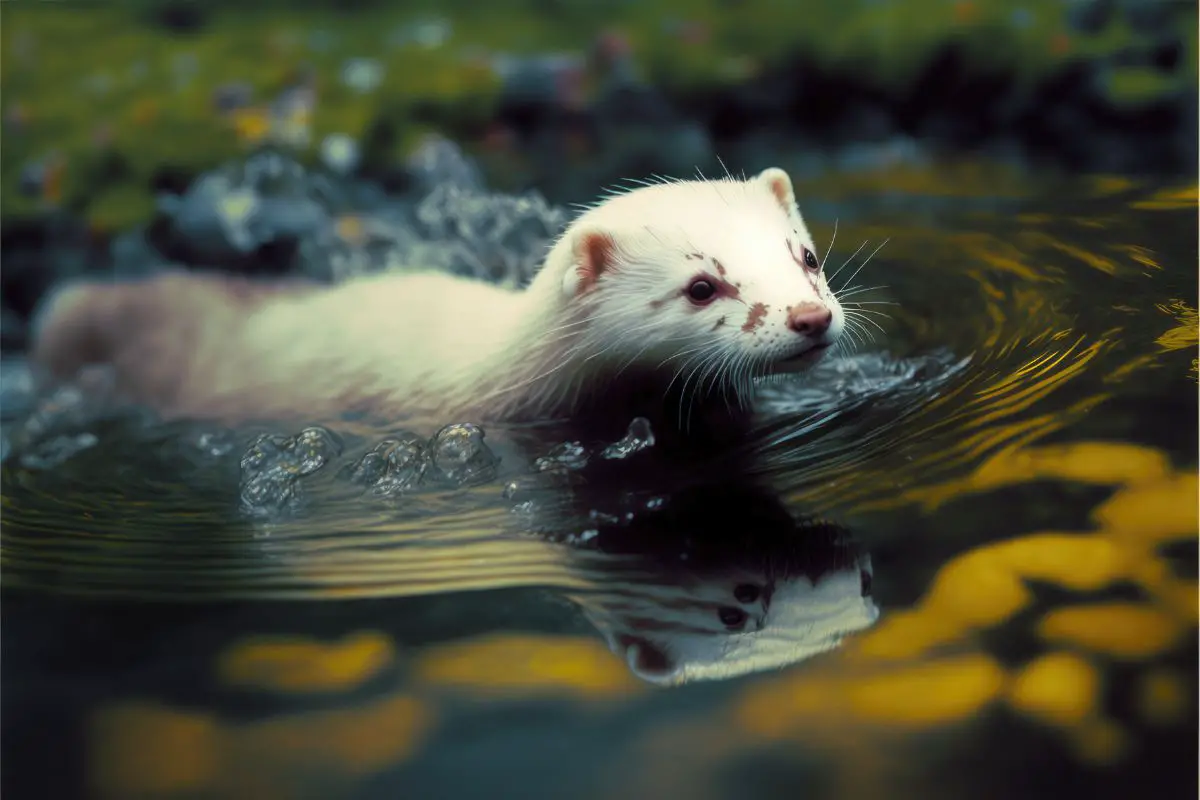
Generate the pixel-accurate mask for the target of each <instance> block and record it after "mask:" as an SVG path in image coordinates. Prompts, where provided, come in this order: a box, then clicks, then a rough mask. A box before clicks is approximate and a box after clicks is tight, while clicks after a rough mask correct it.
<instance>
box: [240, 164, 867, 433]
mask: <svg viewBox="0 0 1200 800" xmlns="http://www.w3.org/2000/svg"><path fill="white" fill-rule="evenodd" d="M781 188H782V191H783V198H782V201H781V199H780V197H779V195H778V194H777V192H778V191H779V190H780V189H781ZM773 189H774V191H773ZM792 197H793V195H792V190H791V183H790V181H789V180H788V179H787V176H786V174H785V173H783V172H782V171H781V170H777V169H771V170H766V171H764V172H763V173H762V174H760V175H759V176H756V177H754V178H751V179H749V180H747V181H739V180H734V179H723V180H714V181H701V180H696V181H671V182H663V183H656V184H648V185H643V186H640V187H639V188H636V189H633V190H631V191H628V192H624V193H620V194H616V195H614V196H611V197H609V198H606V199H605V200H603V201H601V202H600V203H598V204H597V205H595V206H593V207H592V208H590V209H589V210H587V211H586V212H585V213H584V214H583V215H582V216H581V217H579V218H578V219H577V220H576V221H575V222H574V224H572V225H571V226H570V228H569V229H568V230H567V231H566V233H565V234H564V235H563V236H562V237H561V238H560V240H559V241H558V242H556V244H555V246H554V247H553V249H552V250H551V252H550V254H549V256H548V257H547V259H546V262H545V264H544V266H543V268H542V270H541V272H540V273H539V274H538V275H537V276H536V277H535V279H534V280H533V282H532V284H531V285H530V286H529V288H528V289H526V290H525V291H520V292H518V291H510V290H505V289H501V288H498V287H494V286H491V285H487V284H483V283H480V282H477V281H472V280H467V279H461V278H455V277H451V276H446V275H440V274H389V275H384V276H376V277H367V278H362V279H358V280H354V281H351V282H348V283H346V284H343V285H341V286H339V287H336V288H334V289H332V290H329V291H325V292H320V293H314V294H309V295H304V296H300V297H296V298H290V299H285V300H280V301H278V302H273V303H271V304H269V305H267V306H266V307H264V308H262V309H261V310H260V311H258V312H257V313H255V314H254V315H253V317H252V318H251V319H250V320H249V321H248V323H247V327H246V336H247V338H248V339H249V340H250V341H251V342H252V343H253V346H254V348H255V349H260V350H265V351H266V352H270V353H272V354H273V357H272V358H271V360H270V362H269V365H266V366H265V367H264V370H263V372H262V374H261V375H260V377H261V378H263V379H264V380H267V379H269V378H270V377H271V376H272V375H276V376H278V377H279V378H280V379H283V378H285V377H286V376H287V375H293V374H295V373H297V372H307V374H308V375H310V376H312V380H314V381H325V382H331V381H334V382H335V381H338V380H341V379H343V378H346V379H349V378H353V379H355V380H357V381H360V382H362V381H363V380H364V378H365V379H366V380H365V383H363V388H364V390H372V391H376V392H380V393H382V394H384V395H386V396H387V397H389V398H391V400H392V401H394V402H395V403H396V404H397V405H398V406H401V407H403V406H405V405H406V404H407V405H408V406H409V410H411V411H419V410H421V409H422V407H423V406H424V405H429V404H432V403H436V404H437V405H438V406H439V407H438V408H437V409H436V410H439V411H444V412H454V411H467V410H472V409H480V410H483V411H486V412H490V413H491V414H493V415H494V416H499V417H504V416H519V415H522V414H535V413H554V412H569V411H570V406H571V404H572V402H573V400H574V399H576V398H577V397H578V396H579V394H580V393H581V392H586V391H589V387H588V386H587V385H586V384H587V379H588V378H590V377H595V376H602V375H604V374H605V373H614V374H615V373H618V372H620V371H621V370H623V369H626V368H628V367H630V366H634V365H638V366H641V367H645V368H650V369H656V370H660V371H663V372H664V374H669V375H672V376H675V375H678V379H679V380H681V381H686V380H688V379H690V378H691V377H697V378H698V379H699V378H701V377H703V378H705V379H708V380H710V382H712V383H716V382H717V378H718V375H717V374H716V373H717V372H718V370H722V371H723V372H724V374H723V375H721V376H720V377H721V380H723V381H724V382H726V383H730V382H732V383H733V384H735V388H736V390H737V391H739V392H742V391H745V389H746V387H747V386H748V385H749V381H750V379H751V378H752V377H756V376H759V375H762V374H765V373H766V372H767V371H769V370H770V369H771V367H772V365H773V364H774V363H775V362H777V361H778V360H780V359H784V358H788V357H791V356H795V355H797V354H799V353H802V352H803V351H805V350H807V349H808V348H810V347H811V346H812V344H813V342H812V341H810V340H809V339H808V337H805V336H803V335H800V334H797V333H795V332H794V331H792V330H790V329H789V328H788V327H787V309H788V308H789V307H790V306H792V305H795V304H798V303H806V302H807V303H816V304H819V305H821V306H824V307H826V308H828V309H830V310H831V311H832V312H833V322H832V324H831V326H830V329H829V331H828V332H827V333H826V335H825V341H826V342H832V341H836V339H837V338H838V337H839V336H840V335H841V332H842V329H843V325H844V322H843V315H842V311H841V307H840V305H839V304H838V302H837V300H836V299H835V298H834V297H833V294H832V292H831V291H830V290H829V287H828V284H827V282H826V280H825V276H824V274H823V273H822V274H821V275H820V276H819V278H815V279H816V281H817V287H816V288H814V285H813V283H812V280H814V277H810V275H808V274H806V270H805V268H804V267H802V266H800V265H798V264H797V263H796V261H795V260H794V257H793V253H792V252H790V251H789V248H788V240H789V239H790V240H791V241H792V243H793V245H794V248H795V252H796V253H797V254H799V253H801V252H802V251H800V249H799V248H800V247H805V248H808V249H809V250H811V251H813V252H814V253H815V252H816V248H815V246H814V244H813V241H812V237H811V235H810V234H809V232H808V229H807V227H806V226H805V224H804V221H803V219H802V218H801V216H800V213H799V211H798V210H796V208H795V206H794V204H793V203H792V202H790V201H791V200H792ZM590 233H597V234H605V235H607V236H609V237H611V238H612V240H613V242H614V243H615V245H616V252H615V254H614V255H615V262H614V263H610V264H605V265H603V268H602V269H601V270H600V273H599V276H598V278H597V279H596V280H595V282H594V285H592V286H587V285H586V281H585V279H584V278H583V277H581V274H582V273H581V269H583V267H582V266H581V264H580V255H579V252H578V246H579V243H580V241H581V239H582V238H583V237H585V236H587V235H588V234H590ZM686 254H699V255H701V256H703V257H704V260H697V259H695V258H692V259H689V258H685V255H686ZM711 259H716V261H718V262H719V263H720V264H721V265H722V266H723V268H724V269H725V270H726V273H727V274H726V276H725V277H726V278H727V279H728V281H729V282H731V283H732V284H735V285H736V286H737V287H738V293H739V296H738V297H737V298H736V299H735V298H727V297H723V298H719V299H717V300H715V301H714V302H713V303H711V304H710V305H708V306H706V307H696V306H694V305H693V304H691V303H690V302H689V301H688V300H687V298H686V297H685V296H684V295H683V289H684V287H685V286H686V284H687V282H688V281H689V280H690V279H691V278H692V277H693V275H695V274H696V273H697V272H698V271H700V270H701V269H703V270H704V271H707V272H709V273H713V272H714V268H713V262H712V261H711ZM757 304H761V305H757ZM756 307H757V308H758V309H759V311H758V315H759V316H760V317H761V319H760V320H759V322H758V324H757V325H756V326H755V327H754V328H753V330H751V331H746V330H744V328H745V327H746V326H747V322H748V320H749V315H750V313H751V309H754V308H756ZM722 319H724V324H720V325H718V321H719V320H722ZM689 351H690V352H689ZM429 410H435V409H433V408H430V409H429Z"/></svg>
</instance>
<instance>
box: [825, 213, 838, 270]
mask: <svg viewBox="0 0 1200 800" xmlns="http://www.w3.org/2000/svg"><path fill="white" fill-rule="evenodd" d="M837 229H838V221H837V219H834V221H833V236H830V237H829V249H828V250H826V251H825V257H824V258H822V259H821V271H822V272H824V271H825V262H826V261H828V260H829V255H830V254H831V253H832V252H833V245H834V243H836V242H837Z"/></svg>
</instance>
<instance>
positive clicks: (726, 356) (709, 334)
mask: <svg viewBox="0 0 1200 800" xmlns="http://www.w3.org/2000/svg"><path fill="white" fill-rule="evenodd" d="M549 263H551V264H557V265H559V266H560V270H557V271H556V272H557V274H558V276H559V278H561V289H562V292H563V294H564V300H565V302H566V304H567V306H568V307H570V306H571V305H572V304H586V307H587V308H588V317H589V321H588V322H587V323H586V324H587V325H588V332H587V337H588V339H589V346H588V347H587V348H586V349H587V350H588V351H591V352H596V353H599V352H608V353H609V354H611V356H612V357H613V358H615V359H620V360H622V361H624V362H626V363H629V364H638V363H640V364H641V365H643V366H654V367H657V368H660V369H663V370H669V371H670V372H671V373H676V372H679V373H682V374H687V372H688V370H697V374H699V375H701V376H702V380H704V381H713V382H719V381H720V380H721V379H722V378H725V379H727V380H729V381H738V380H742V379H745V378H747V377H751V376H755V375H763V374H766V373H768V372H778V371H790V370H796V369H803V368H805V367H808V366H810V365H812V364H814V363H815V362H816V361H818V360H819V359H820V358H821V357H822V356H823V355H824V353H825V352H826V351H827V349H828V348H829V347H830V345H832V344H834V343H835V342H836V341H837V340H838V338H839V337H840V336H841V334H842V330H843V328H844V324H845V323H844V317H843V313H842V307H841V305H840V304H839V303H838V301H837V298H835V297H834V295H833V292H832V291H831V290H830V288H829V284H828V283H827V281H826V277H825V274H824V271H823V269H822V265H823V259H822V257H821V256H820V255H819V254H818V253H817V249H816V246H815V245H814V244H813V240H812V236H811V235H810V234H809V232H808V228H807V227H806V226H805V224H804V220H803V219H802V218H801V216H800V212H799V210H798V209H797V208H796V198H795V193H794V191H793V188H792V182H791V179H790V178H789V177H788V175H787V173H785V172H784V171H783V170H781V169H778V168H774V167H772V168H770V169H767V170H764V171H763V172H761V173H760V174H758V175H756V176H755V177H753V178H750V179H748V180H744V181H742V180H736V179H732V178H730V179H722V180H712V181H708V180H693V181H665V182H662V183H652V184H648V185H644V186H641V187H639V188H637V189H634V190H632V191H628V192H624V193H621V194H616V195H614V196H612V197H609V198H607V199H605V200H604V201H602V202H601V203H599V204H598V205H596V206H594V207H592V208H591V209H589V210H588V211H587V212H586V213H584V214H583V215H582V216H581V217H580V218H579V219H578V220H576V221H575V223H574V224H573V225H572V226H571V227H570V228H569V229H568V230H567V232H566V233H565V234H564V236H563V238H562V239H561V240H560V241H559V242H558V243H557V244H556V246H555V250H554V251H553V252H552V254H551V257H550V262H549ZM548 277H549V276H548Z"/></svg>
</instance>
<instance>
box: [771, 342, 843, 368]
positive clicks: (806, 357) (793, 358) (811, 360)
mask: <svg viewBox="0 0 1200 800" xmlns="http://www.w3.org/2000/svg"><path fill="white" fill-rule="evenodd" d="M831 346H833V342H817V343H816V344H814V345H813V346H812V347H810V348H808V349H807V350H803V351H801V352H799V353H796V354H795V355H790V356H787V357H785V358H781V359H779V360H778V361H776V362H775V363H774V364H772V365H771V371H772V372H791V371H794V370H800V369H806V368H807V367H811V366H812V365H813V364H816V363H817V362H818V361H820V360H821V359H822V358H824V357H825V352H826V351H827V350H829V348H830V347H831Z"/></svg>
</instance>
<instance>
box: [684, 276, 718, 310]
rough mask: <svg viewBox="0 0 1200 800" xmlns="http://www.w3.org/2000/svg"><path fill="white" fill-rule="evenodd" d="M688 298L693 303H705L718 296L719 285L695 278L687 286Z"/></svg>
mask: <svg viewBox="0 0 1200 800" xmlns="http://www.w3.org/2000/svg"><path fill="white" fill-rule="evenodd" d="M687 296H688V299H689V300H691V301H692V302H693V303H697V304H699V305H703V304H705V303H707V302H709V301H710V300H712V299H713V298H714V297H716V296H717V287H715V286H713V285H712V284H711V283H709V282H708V281H706V280H703V279H701V280H695V281H692V282H691V285H689V286H688V288H687Z"/></svg>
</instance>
